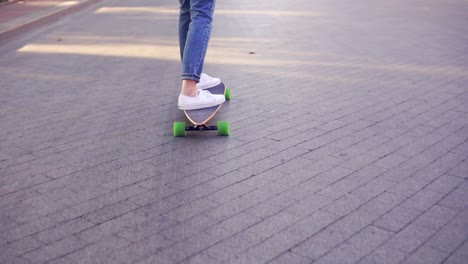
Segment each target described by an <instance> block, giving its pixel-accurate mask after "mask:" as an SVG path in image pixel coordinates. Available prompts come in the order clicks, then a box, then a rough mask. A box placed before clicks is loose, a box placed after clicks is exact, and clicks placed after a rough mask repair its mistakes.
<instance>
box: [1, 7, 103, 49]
mask: <svg viewBox="0 0 468 264" xmlns="http://www.w3.org/2000/svg"><path fill="white" fill-rule="evenodd" d="M101 1H102V0H84V1H80V2H79V3H77V4H75V5H73V6H64V7H57V8H55V9H53V10H50V11H49V12H46V13H45V14H44V15H41V16H40V15H37V16H30V17H29V18H28V17H26V19H25V20H24V21H21V22H19V23H18V24H17V25H12V26H10V27H7V28H6V29H5V30H2V29H0V41H6V40H8V39H9V38H11V37H14V36H17V35H20V34H22V33H25V32H27V31H29V30H31V29H33V28H35V27H39V26H43V25H47V24H49V23H52V22H54V21H57V20H59V19H60V18H61V17H63V16H65V15H67V14H70V13H73V12H76V11H79V10H81V9H83V8H85V7H87V6H90V5H91V4H94V3H98V2H101ZM7 3H8V2H7ZM13 24H14V23H13Z"/></svg>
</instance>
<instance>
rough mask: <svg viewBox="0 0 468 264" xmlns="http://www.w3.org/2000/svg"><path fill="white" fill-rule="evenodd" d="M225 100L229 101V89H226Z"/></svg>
mask: <svg viewBox="0 0 468 264" xmlns="http://www.w3.org/2000/svg"><path fill="white" fill-rule="evenodd" d="M225 96H226V100H231V89H229V88H226V94H225Z"/></svg>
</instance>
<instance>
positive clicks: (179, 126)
mask: <svg viewBox="0 0 468 264" xmlns="http://www.w3.org/2000/svg"><path fill="white" fill-rule="evenodd" d="M204 130H216V131H218V136H229V130H230V129H229V122H227V121H218V124H217V126H207V125H204V124H202V125H193V126H187V125H186V124H185V122H175V123H174V136H175V137H185V136H186V135H187V133H186V132H187V131H189V132H190V131H204Z"/></svg>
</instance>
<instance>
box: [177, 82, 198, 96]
mask: <svg viewBox="0 0 468 264" xmlns="http://www.w3.org/2000/svg"><path fill="white" fill-rule="evenodd" d="M180 93H181V94H183V95H186V96H191V97H195V96H196V95H197V82H195V81H193V80H183V81H182V89H181V91H180Z"/></svg>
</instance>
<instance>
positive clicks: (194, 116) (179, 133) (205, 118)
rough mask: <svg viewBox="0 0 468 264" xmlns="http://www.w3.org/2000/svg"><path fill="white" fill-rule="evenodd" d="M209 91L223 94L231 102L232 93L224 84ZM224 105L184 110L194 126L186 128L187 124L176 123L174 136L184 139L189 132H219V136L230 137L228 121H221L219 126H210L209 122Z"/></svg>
mask: <svg viewBox="0 0 468 264" xmlns="http://www.w3.org/2000/svg"><path fill="white" fill-rule="evenodd" d="M208 91H210V92H211V93H212V94H223V95H224V96H225V97H226V100H229V99H230V97H231V91H230V89H228V88H226V86H225V85H224V83H220V84H218V85H217V86H215V87H213V88H210V89H208ZM223 104H224V103H223ZM223 104H220V105H216V106H212V107H207V108H202V109H196V110H184V114H185V116H186V117H187V119H188V120H189V121H190V122H191V123H192V124H193V126H186V124H185V122H175V123H174V136H175V137H183V136H186V132H187V131H203V130H217V131H218V135H220V136H228V135H229V123H228V122H227V121H219V122H218V124H217V126H208V122H209V121H210V120H211V119H212V118H213V117H214V116H215V115H216V113H217V112H218V111H219V109H221V106H222V105H223Z"/></svg>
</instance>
